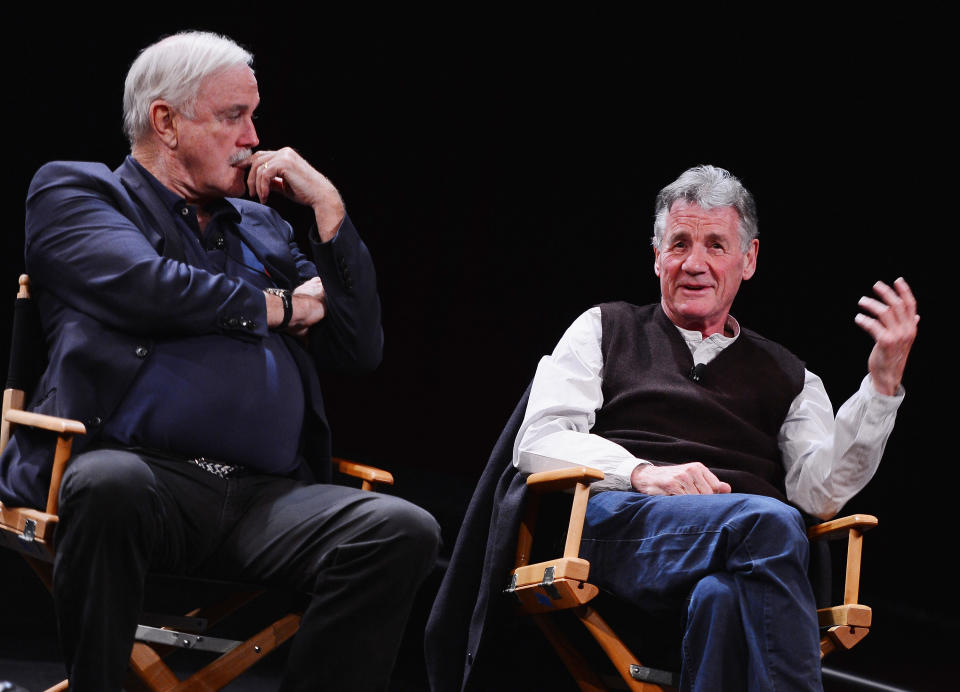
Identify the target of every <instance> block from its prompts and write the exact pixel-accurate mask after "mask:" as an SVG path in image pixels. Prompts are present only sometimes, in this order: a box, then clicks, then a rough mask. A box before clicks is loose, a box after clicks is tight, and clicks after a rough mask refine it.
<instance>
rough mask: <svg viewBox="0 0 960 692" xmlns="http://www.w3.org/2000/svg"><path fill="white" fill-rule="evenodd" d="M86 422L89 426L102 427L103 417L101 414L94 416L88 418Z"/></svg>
mask: <svg viewBox="0 0 960 692" xmlns="http://www.w3.org/2000/svg"><path fill="white" fill-rule="evenodd" d="M85 422H86V425H87V427H88V428H98V427H100V424H101V423H103V419H102V418H101V417H100V416H93V417H92V418H88V419H87V420H86V421H85Z"/></svg>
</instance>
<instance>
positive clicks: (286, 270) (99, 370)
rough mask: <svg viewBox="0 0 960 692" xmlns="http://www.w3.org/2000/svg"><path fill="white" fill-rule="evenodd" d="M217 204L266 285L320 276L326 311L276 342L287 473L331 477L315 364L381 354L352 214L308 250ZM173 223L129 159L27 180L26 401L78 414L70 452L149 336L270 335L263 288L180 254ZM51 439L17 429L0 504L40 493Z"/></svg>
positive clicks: (59, 166) (270, 221) (339, 366)
mask: <svg viewBox="0 0 960 692" xmlns="http://www.w3.org/2000/svg"><path fill="white" fill-rule="evenodd" d="M227 202H228V203H229V204H231V205H232V206H233V207H234V208H235V209H236V210H237V211H238V212H239V214H240V221H239V222H238V224H237V225H238V230H239V232H240V234H241V236H242V238H243V241H244V242H245V243H246V244H247V245H248V247H250V248H251V249H252V251H253V252H254V254H255V255H256V256H257V258H258V259H259V260H260V262H261V263H262V264H263V266H264V267H265V269H266V271H267V273H268V274H269V276H270V277H271V279H272V280H273V281H274V283H275V284H276V285H277V286H279V287H280V288H290V289H292V288H295V287H296V286H298V285H299V284H300V283H302V282H304V281H306V280H307V279H309V278H311V277H314V276H320V278H321V279H322V280H323V284H324V288H325V290H326V295H327V313H326V317H325V318H324V319H323V320H322V321H321V322H320V323H318V324H317V325H315V326H314V327H312V328H311V329H310V334H309V337H308V339H307V343H306V344H304V343H302V342H300V341H298V340H297V339H294V338H292V337H291V338H287V339H286V341H287V344H288V346H289V349H290V352H291V353H292V354H293V357H294V360H295V361H296V363H297V366H298V368H299V371H300V375H301V379H302V381H303V387H304V395H305V399H306V402H307V407H306V409H307V411H306V414H305V420H304V425H303V433H302V440H301V445H300V449H301V457H302V458H301V465H300V471H299V472H298V475H299V476H300V477H303V478H310V479H316V480H320V481H324V480H328V479H329V476H330V463H329V460H330V431H329V427H328V425H327V420H326V414H325V412H324V406H323V397H322V395H321V392H320V383H319V379H318V369H327V368H330V369H335V370H339V371H351V370H358V371H364V370H371V369H373V368H375V367H376V366H377V365H378V364H379V362H380V358H381V353H382V346H383V333H382V329H381V324H380V299H379V296H378V294H377V289H376V274H375V271H374V268H373V262H372V260H371V258H370V254H369V252H368V251H367V248H366V246H365V245H364V244H363V241H362V240H360V237H359V235H357V232H356V230H355V229H354V228H353V225H352V223H351V221H350V219H349V218H346V219H344V222H343V224H342V225H341V227H340V230H339V232H338V235H337V236H336V238H334V239H333V240H331V241H329V242H327V243H321V242H320V240H319V237H318V236H317V234H316V229H311V231H310V233H309V244H310V251H311V253H312V255H313V258H312V261H311V259H309V258H308V257H306V256H305V255H304V254H303V252H301V250H300V248H299V247H298V244H297V242H296V240H295V238H294V235H293V230H292V228H291V227H290V225H289V224H288V223H287V222H286V221H284V220H283V219H282V218H281V217H280V215H279V214H278V213H277V212H276V211H274V210H273V209H271V208H269V207H267V206H264V205H262V204H257V203H255V202H251V201H247V200H241V199H233V198H230V199H228V200H227ZM175 223H176V221H175V219H173V218H172V217H171V214H170V212H169V210H168V209H167V208H166V207H165V206H164V205H163V203H162V202H161V200H160V199H159V197H158V196H157V195H156V194H155V191H154V190H153V188H152V186H151V183H150V181H149V180H148V179H146V178H145V177H144V175H143V174H142V173H141V172H140V170H139V169H138V168H137V166H136V165H135V164H134V163H133V161H132V160H131V159H129V158H128V159H127V160H126V161H125V162H124V163H123V164H122V165H121V166H120V167H118V168H117V169H116V170H114V171H111V170H110V169H109V168H108V167H107V166H105V165H103V164H100V163H79V162H62V161H61V162H53V163H49V164H46V165H45V166H43V167H42V168H41V169H40V170H39V171H38V172H37V173H36V175H35V176H34V178H33V181H32V182H31V184H30V188H29V191H28V194H27V203H26V229H25V241H26V242H25V266H26V270H27V272H28V273H29V274H30V277H31V285H32V289H33V290H32V293H33V296H34V299H35V303H36V306H37V310H38V312H39V314H40V318H41V322H42V326H43V330H44V333H45V334H46V338H47V347H48V357H49V363H48V365H47V368H46V370H45V372H44V374H43V375H42V377H41V379H40V382H39V383H38V385H37V387H36V389H35V391H34V393H33V395H32V396H31V399H30V403H29V409H30V410H32V411H36V412H38V413H45V414H50V415H54V416H62V417H65V418H73V419H77V420H80V421H82V422H83V423H84V424H85V425H86V426H87V435H86V436H81V437H79V438H77V439H76V440H75V441H74V452H75V453H79V452H82V451H83V450H84V449H88V448H91V446H96V443H97V439H98V434H99V431H100V430H101V428H102V426H103V423H104V422H105V421H107V420H109V418H110V416H111V415H112V414H113V412H114V410H115V409H116V407H117V406H118V404H119V403H120V401H121V399H122V397H123V395H124V393H125V392H126V391H127V388H128V387H129V386H130V384H131V383H132V382H133V380H134V378H135V377H136V376H137V373H138V371H139V369H140V367H141V366H142V365H143V363H144V362H145V360H146V359H147V358H149V356H150V352H151V350H152V347H153V344H154V340H155V339H157V338H161V337H163V338H169V337H175V336H177V335H184V336H187V335H198V334H220V335H222V336H223V337H224V338H234V339H244V340H256V339H261V338H263V336H264V335H265V334H266V333H267V324H266V322H267V319H266V302H265V301H264V298H263V294H262V292H261V291H260V290H259V289H258V288H256V287H254V286H252V285H250V284H247V283H245V282H243V281H240V280H238V279H235V278H231V277H229V276H225V275H223V274H213V273H210V272H208V271H205V270H203V269H199V268H197V267H193V266H190V265H188V264H186V262H185V261H184V259H185V258H184V253H183V247H182V245H181V240H180V237H181V236H180V233H179V232H178V230H177V228H176V226H175ZM49 437H50V436H49V435H42V434H39V433H37V432H36V431H32V430H30V429H25V428H18V429H17V430H16V431H15V433H14V435H13V436H12V438H11V440H10V443H9V444H8V445H7V448H6V449H5V450H4V453H3V455H2V457H0V500H2V501H3V502H4V503H6V504H9V505H12V506H33V507H42V506H43V505H44V503H45V498H46V494H47V490H46V488H47V486H48V483H49V477H50V468H51V465H52V461H53V442H52V441H51V440H50V439H49ZM307 462H309V465H308V463H307Z"/></svg>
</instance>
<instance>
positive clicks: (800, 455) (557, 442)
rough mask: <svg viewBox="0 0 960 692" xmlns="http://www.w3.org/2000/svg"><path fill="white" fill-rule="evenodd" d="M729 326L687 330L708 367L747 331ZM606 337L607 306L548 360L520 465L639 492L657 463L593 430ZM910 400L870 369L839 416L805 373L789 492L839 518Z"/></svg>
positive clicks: (785, 438)
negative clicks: (636, 486)
mask: <svg viewBox="0 0 960 692" xmlns="http://www.w3.org/2000/svg"><path fill="white" fill-rule="evenodd" d="M727 327H728V329H729V330H730V331H731V332H732V333H733V336H732V337H727V336H724V335H723V334H712V335H710V336H708V337H707V338H703V337H702V335H701V334H700V332H697V331H688V330H685V329H681V328H679V327H677V329H678V330H679V331H680V334H681V335H682V336H683V338H684V340H685V341H686V343H687V346H689V348H690V352H691V353H692V354H693V361H694V364H700V363H704V364H706V363H709V362H710V361H711V360H713V359H714V358H715V357H716V356H717V355H718V354H719V353H720V352H721V351H722V350H723V349H725V348H726V347H727V346H729V345H730V344H732V343H733V342H734V341H736V340H737V338H738V337H739V336H740V326H739V324H737V321H736V320H734V319H733V317H732V316H731V317H729V318H728V322H727ZM601 334H602V326H601V320H600V308H599V307H594V308H591V309H590V310H588V311H587V312H585V313H583V314H582V315H581V316H580V317H578V318H577V319H576V320H575V321H574V323H573V324H572V325H571V326H570V328H569V329H567V331H566V333H565V334H564V335H563V337H562V338H561V339H560V342H559V343H558V344H557V347H556V348H555V349H554V351H553V353H552V354H551V355H549V356H544V357H543V358H542V359H541V360H540V363H539V365H538V366H537V373H536V376H535V378H534V381H533V387H532V389H531V392H530V400H529V402H528V403H527V410H526V414H525V416H524V420H523V424H522V425H521V427H520V432H519V434H518V435H517V439H516V442H515V443H514V450H513V463H514V465H515V466H517V467H518V468H519V469H520V470H521V471H523V472H526V473H534V472H537V471H545V470H548V469H553V468H559V467H565V466H589V467H592V468H596V469H599V470H601V471H603V473H604V475H605V478H604V480H602V481H598V482H597V483H594V484H593V486H592V487H593V489H594V490H597V491H600V490H629V489H630V487H631V486H630V474H631V473H632V471H633V469H634V468H635V467H636V466H637V465H638V464H648V463H650V462H649V461H645V460H643V459H638V458H637V457H635V456H633V455H632V454H630V452H628V451H627V450H626V449H624V448H623V447H621V446H620V445H618V444H617V443H615V442H611V441H610V440H607V439H605V438H603V437H600V436H599V435H594V434H591V432H590V430H591V429H592V428H593V425H594V422H595V420H596V412H597V410H599V409H600V407H601V406H603V392H602V388H601V385H602V379H601V375H600V373H601V370H602V368H603V354H602V352H601ZM902 400H903V388H902V387H900V389H899V391H898V392H897V394H896V395H894V396H886V395H883V394H880V393H878V392H877V391H876V390H875V389H874V387H873V383H872V381H871V379H870V375H867V376H866V377H865V378H864V379H863V382H861V384H860V389H859V390H858V391H857V392H856V393H855V394H854V395H853V396H852V397H850V399H849V400H848V401H847V402H846V403H845V404H844V405H843V406H841V407H840V410H839V411H837V415H836V418H834V415H833V406H832V405H831V403H830V399H829V397H828V396H827V392H826V390H825V389H824V387H823V382H821V380H820V378H819V377H817V376H816V375H814V374H813V373H811V372H810V371H805V376H804V384H803V389H802V390H801V391H800V393H799V394H798V395H797V397H796V398H795V399H794V400H793V402H792V403H791V405H790V409H789V410H788V412H787V417H786V418H785V419H784V421H783V425H782V426H781V427H780V433H779V436H778V443H779V447H780V452H781V454H782V457H783V465H784V470H785V474H786V475H785V484H786V491H787V498H788V499H789V500H790V501H791V502H793V503H794V504H796V505H797V506H798V507H800V508H802V509H803V510H805V511H806V512H808V513H810V514H812V515H814V516H817V517H819V518H821V519H828V518H830V517H832V516H834V515H835V514H836V513H837V512H838V511H839V510H840V508H841V507H843V505H844V504H846V502H847V501H848V500H849V499H850V498H851V497H853V496H854V495H856V494H857V493H858V492H859V491H860V490H862V489H863V487H864V486H865V485H866V484H867V482H868V481H869V480H870V479H871V478H872V477H873V474H874V473H875V472H876V470H877V467H878V466H879V465H880V459H881V457H882V456H883V450H884V447H885V446H886V443H887V438H888V437H889V436H890V433H891V431H892V430H893V424H894V421H895V420H896V415H897V409H898V408H899V406H900V402H901V401H902ZM691 461H696V460H695V459H691Z"/></svg>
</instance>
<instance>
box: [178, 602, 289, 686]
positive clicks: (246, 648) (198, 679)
mask: <svg viewBox="0 0 960 692" xmlns="http://www.w3.org/2000/svg"><path fill="white" fill-rule="evenodd" d="M299 627H300V616H299V615H287V616H286V617H284V618H281V619H280V620H278V621H277V622H275V623H273V624H272V625H270V626H269V627H267V628H266V629H264V630H263V631H261V632H260V633H259V634H257V635H256V636H254V637H253V638H252V639H249V640H248V641H246V642H244V643H243V644H241V645H240V646H238V647H237V648H235V649H232V650H230V651H228V652H227V653H225V654H223V655H222V656H220V657H219V658H217V659H216V660H215V661H213V662H211V663H210V664H208V665H207V666H205V667H204V668H203V669H202V670H200V671H198V672H196V673H194V674H193V675H192V676H190V677H189V678H187V679H186V680H184V681H183V682H182V683H180V685H178V686H177V687H176V688H175V689H176V692H210V691H211V690H219V689H220V688H222V687H224V686H225V685H226V684H227V683H229V682H230V681H232V680H233V679H234V678H236V677H237V676H238V675H240V674H241V673H243V672H244V671H245V670H246V669H247V668H249V667H250V666H252V665H253V664H254V663H257V662H258V661H260V660H262V659H263V657H264V656H266V655H267V654H269V653H270V652H271V651H273V650H274V649H276V648H277V647H278V646H280V645H281V644H283V643H284V642H285V641H287V640H288V639H290V637H292V636H293V635H294V634H296V632H297V629H298V628H299Z"/></svg>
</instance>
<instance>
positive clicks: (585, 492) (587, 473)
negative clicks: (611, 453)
mask: <svg viewBox="0 0 960 692" xmlns="http://www.w3.org/2000/svg"><path fill="white" fill-rule="evenodd" d="M602 479H603V471H598V470H597V469H592V468H590V467H588V466H572V467H570V468H565V469H555V470H552V471H541V472H540V473H532V474H530V475H529V476H527V481H526V483H527V489H528V490H529V491H530V493H531V495H530V497H528V498H527V507H526V510H525V511H524V515H523V519H522V520H521V522H520V528H519V533H518V535H517V555H516V560H515V565H516V567H518V568H520V567H523V566H525V565H527V564H528V563H529V561H530V548H531V547H532V546H533V531H534V528H535V526H536V523H537V505H538V498H537V495H539V494H542V493H547V492H553V491H557V490H566V489H568V488H574V493H573V505H572V506H571V507H570V520H569V523H568V524H567V540H566V543H565V544H564V547H563V557H564V558H568V559H575V560H579V554H580V536H581V535H582V534H583V521H584V517H585V515H586V511H587V501H588V500H589V499H590V484H591V483H593V482H594V481H599V480H602ZM583 563H584V565H585V566H586V569H587V571H589V567H590V564H589V563H588V562H586V561H585V560H584V561H583ZM583 578H584V579H586V572H584V575H583Z"/></svg>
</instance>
